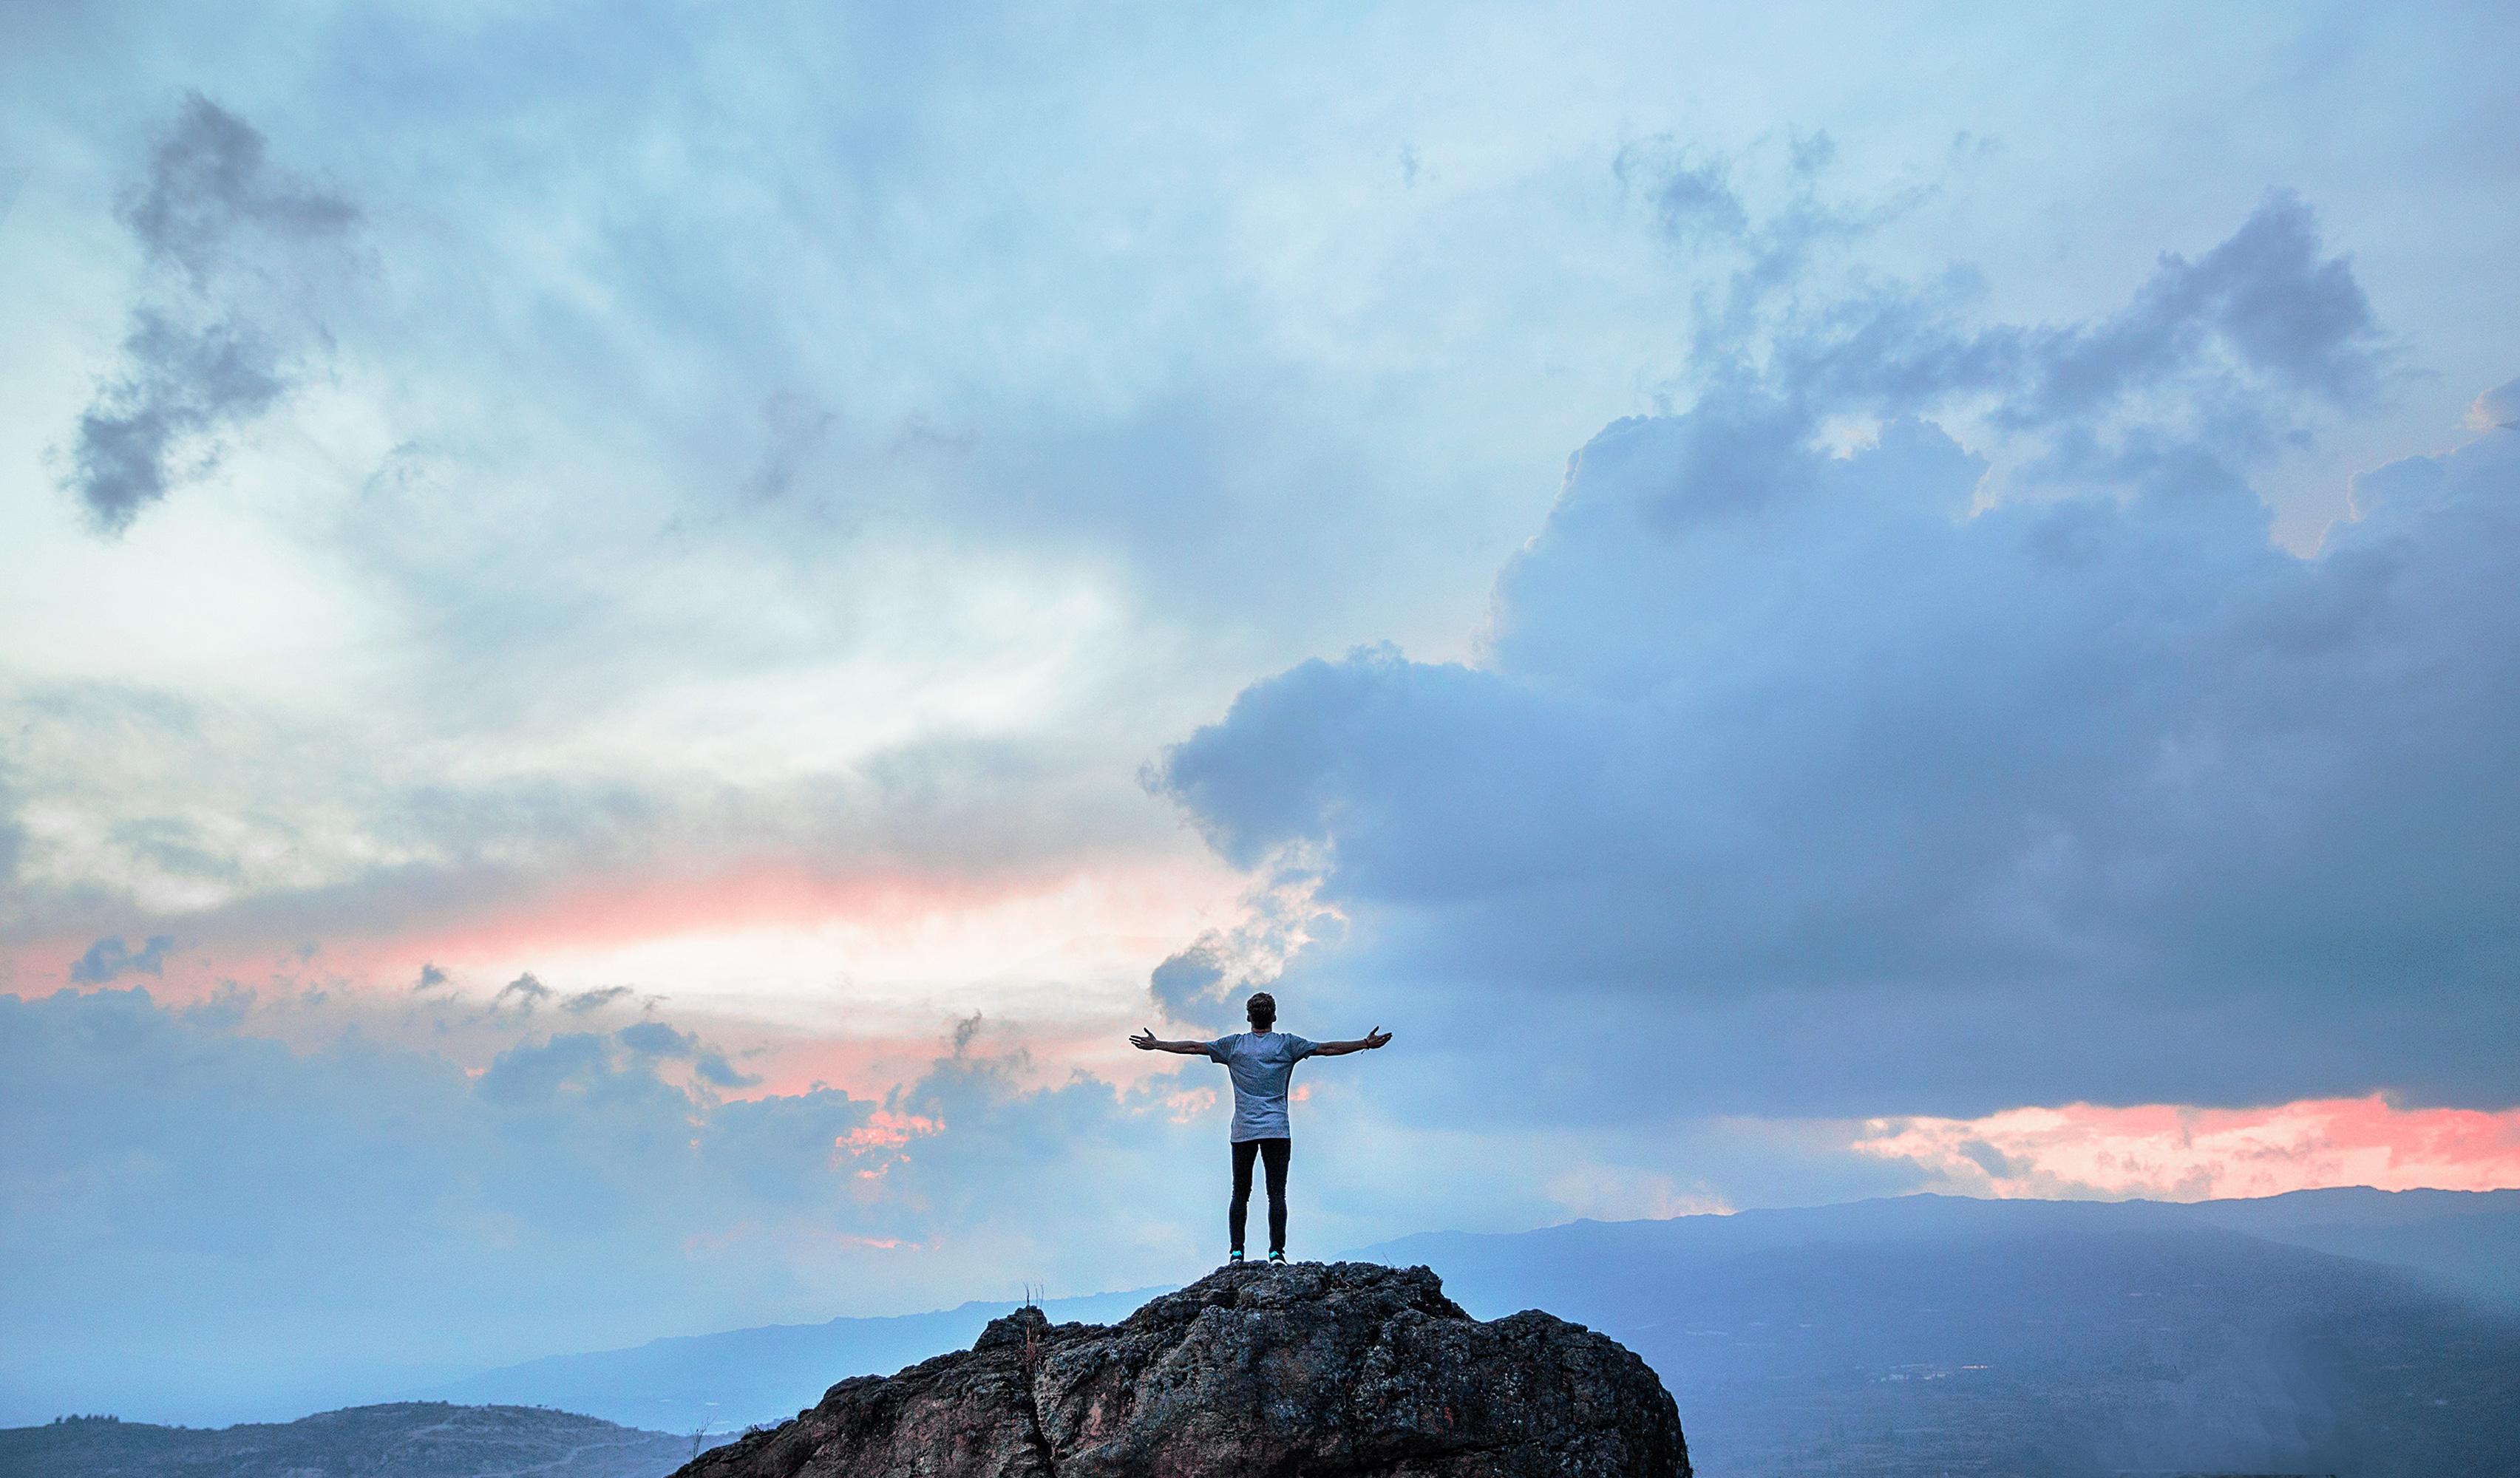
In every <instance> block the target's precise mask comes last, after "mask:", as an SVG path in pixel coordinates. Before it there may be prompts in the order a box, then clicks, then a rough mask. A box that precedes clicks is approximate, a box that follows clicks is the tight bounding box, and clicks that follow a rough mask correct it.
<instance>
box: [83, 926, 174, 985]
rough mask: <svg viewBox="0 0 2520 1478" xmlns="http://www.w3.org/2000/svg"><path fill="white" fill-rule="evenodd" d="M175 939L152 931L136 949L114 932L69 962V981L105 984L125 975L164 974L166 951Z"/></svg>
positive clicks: (171, 946)
mask: <svg viewBox="0 0 2520 1478" xmlns="http://www.w3.org/2000/svg"><path fill="white" fill-rule="evenodd" d="M174 947H175V941H174V940H173V939H171V938H169V937H168V936H166V935H164V934H152V935H150V936H149V942H148V943H147V944H145V945H142V946H141V947H140V948H139V949H137V950H135V949H133V948H131V947H130V946H129V945H127V944H124V943H123V942H122V936H121V935H119V934H115V935H112V937H110V938H105V939H100V940H98V941H97V942H96V943H94V944H92V945H89V946H88V947H87V953H86V954H84V955H81V956H79V957H78V959H76V960H74V961H72V962H70V981H71V983H72V984H75V985H106V984H109V983H111V982H112V981H115V980H119V979H121V978H122V977H123V976H125V975H163V974H165V973H166V952H167V951H168V950H171V949H173V948H174Z"/></svg>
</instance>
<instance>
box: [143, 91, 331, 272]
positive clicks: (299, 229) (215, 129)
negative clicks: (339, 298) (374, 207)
mask: <svg viewBox="0 0 2520 1478" xmlns="http://www.w3.org/2000/svg"><path fill="white" fill-rule="evenodd" d="M268 151H269V145H268V142H267V141H266V140H265V139H264V138H263V136H262V134H261V133H260V132H259V131H258V130H256V129H255V128H254V127H253V126H252V125H251V124H249V123H248V122H246V120H245V119H243V118H241V117H238V116H237V115H236V114H235V113H232V112H228V111H227V110H226V109H224V108H221V107H220V106H219V105H217V104H216V103H213V102H211V101H210V100H209V99H207V98H205V97H203V96H202V95H201V94H200V93H198V92H197V93H193V94H191V95H190V96H188V97H187V98H185V100H184V107H183V111H182V112H181V113H180V114H178V115H177V117H176V119H175V122H174V125H173V126H172V127H171V128H169V129H168V130H167V131H166V133H165V135H164V136H163V137H162V138H160V139H159V140H158V149H157V152H156V153H155V154H154V155H153V156H152V157H151V158H150V163H149V177H148V180H147V182H146V183H145V184H144V185H143V186H142V187H141V189H140V191H139V192H138V194H137V195H135V196H134V197H133V198H132V199H131V200H130V201H129V202H126V203H125V204H124V206H123V210H122V219H123V223H124V224H125V225H127V226H128V227H130V228H131V234H132V236H133V237H134V238H136V239H137V240H138V241H139V243H140V246H141V247H142V249H143V250H145V251H146V252H147V253H148V254H149V257H150V258H151V260H153V261H157V262H161V263H164V264H166V265H169V266H172V267H175V268H177V269H179V270H180V271H182V273H183V274H184V275H185V276H186V277H187V278H189V279H190V280H191V281H192V282H193V284H194V285H195V286H196V287H207V286H208V285H209V284H210V283H211V282H213V281H214V280H215V279H216V278H218V277H219V276H221V275H223V274H224V273H226V272H227V271H229V270H231V269H232V268H233V266H234V264H235V259H236V256H237V254H238V252H239V251H240V250H241V249H245V248H246V247H247V245H248V242H249V241H250V240H251V239H253V238H256V237H261V238H270V239H277V240H281V241H303V240H321V239H325V238H331V237H337V236H338V235H340V233H342V232H344V231H346V230H348V229H349V228H350V227H351V226H353V225H355V224H357V222H358V219H359V212H358V209H357V208H356V207H355V206H353V205H351V204H350V202H347V201H345V200H342V199H340V198H339V197H337V196H334V195H328V194H326V193H324V192H322V191H320V190H317V189H315V188H313V187H312V186H309V185H306V184H304V183H302V182H299V181H295V180H293V179H290V178H289V177H288V176H286V175H284V174H282V173H281V172H280V171H278V170H276V169H273V168H272V167H271V165H270V163H269V162H268V160H267V158H266V155H267V154H268Z"/></svg>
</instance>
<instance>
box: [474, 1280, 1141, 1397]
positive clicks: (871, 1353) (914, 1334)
mask: <svg viewBox="0 0 2520 1478" xmlns="http://www.w3.org/2000/svg"><path fill="white" fill-rule="evenodd" d="M1164 1291H1168V1290H1165V1289H1141V1290H1139V1291H1137V1292H1132V1293H1098V1294H1093V1295H1091V1296H1089V1297H1085V1298H1062V1299H1052V1300H1050V1301H1049V1302H1047V1303H1045V1304H1043V1305H1042V1307H1043V1309H1044V1310H1046V1311H1047V1312H1048V1313H1049V1314H1050V1317H1051V1318H1052V1319H1054V1320H1057V1321H1068V1320H1079V1321H1085V1322H1088V1323H1107V1322H1109V1321H1113V1320H1118V1319H1124V1318H1126V1317H1127V1316H1128V1315H1129V1313H1130V1311H1131V1310H1134V1309H1136V1308H1137V1307H1138V1306H1139V1305H1140V1304H1142V1303H1145V1302H1146V1301H1147V1300H1148V1298H1149V1297H1151V1296H1152V1295H1153V1294H1155V1293H1158V1292H1164ZM1015 1307H1016V1306H1015V1305H1013V1304H1011V1303H1008V1304H980V1303H972V1304H965V1305H963V1306H962V1307H960V1308H956V1309H947V1310H942V1311H940V1312H937V1313H934V1314H908V1315H902V1316H900V1317H897V1318H891V1319H834V1320H831V1321H828V1322H824V1323H819V1324H769V1325H766V1326H764V1327H761V1328H757V1329H737V1330H733V1331H731V1332H728V1333H724V1334H693V1335H684V1336H679V1337H676V1338H670V1339H656V1340H651V1341H649V1342H648V1343H646V1344H644V1345H639V1346H636V1347H634V1348H631V1349H627V1350H604V1351H598V1352H596V1353H593V1354H587V1355H555V1356H550V1357H548V1358H545V1359H542V1360H533V1361H527V1362H525V1363H524V1364H523V1365H517V1366H504V1367H502V1368H500V1369H496V1370H491V1371H488V1372H486V1373H484V1374H480V1375H474V1376H470V1377H468V1378H466V1379H463V1380H458V1381H452V1382H449V1383H448V1384H446V1385H443V1386H437V1387H434V1388H432V1389H430V1390H429V1391H428V1392H427V1395H429V1396H431V1397H434V1398H437V1399H440V1400H445V1401H459V1402H522V1403H527V1404H531V1405H540V1406H554V1407H560V1408H562V1409H563V1410H566V1411H593V1412H595V1413H597V1414H599V1415H602V1416H605V1417H607V1418H609V1419H611V1420H614V1421H621V1422H628V1423H631V1424H633V1425H639V1426H647V1427H661V1428H664V1429H665V1430H667V1431H675V1432H690V1431H694V1430H697V1428H699V1427H700V1426H702V1425H704V1424H705V1425H707V1426H708V1427H709V1430H711V1431H713V1432H728V1431H742V1429H743V1428H745V1427H747V1426H751V1425H754V1424H756V1423H762V1422H776V1421H785V1420H787V1418H788V1417H790V1416H793V1415H795V1414H796V1413H797V1412H798V1411H802V1410H803V1409H805V1408H806V1407H810V1406H812V1405H813V1404H814V1403H815V1402H816V1401H818V1400H820V1399H821V1398H822V1395H823V1390H824V1388H825V1387H827V1386H829V1385H831V1384H832V1382H833V1381H835V1380H839V1379H841V1378H842V1377H844V1376H849V1375H889V1374H891V1373H892V1372H893V1371H895V1370H898V1369H900V1368H901V1367H902V1366H908V1365H915V1364H917V1363H918V1362H920V1361H922V1360H925V1359H927V1358H928V1357H929V1356H931V1355H938V1354H942V1353H943V1352H945V1351H947V1350H960V1349H965V1348H967V1347H968V1346H969V1345H970V1343H971V1341H972V1340H974V1339H977V1338H978V1337H979V1334H980V1330H981V1329H983V1328H985V1327H987V1325H988V1322H989V1321H990V1320H993V1319H996V1318H997V1317H998V1316H1000V1315H1002V1314H1009V1313H1012V1312H1013V1310H1014V1309H1015Z"/></svg>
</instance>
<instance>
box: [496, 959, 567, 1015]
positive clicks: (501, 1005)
mask: <svg viewBox="0 0 2520 1478" xmlns="http://www.w3.org/2000/svg"><path fill="white" fill-rule="evenodd" d="M551 998H552V988H551V987H550V986H548V985H545V984H543V983H542V981H541V980H540V979H538V978H537V977H536V976H535V974H534V972H533V971H531V970H527V971H525V972H524V973H523V974H521V975H518V976H517V978H516V979H514V980H511V981H509V982H508V983H507V984H505V985H503V986H501V987H499V991H498V994H497V995H494V996H492V997H491V998H490V1010H491V1012H492V1013H493V1014H496V1013H497V1012H499V1011H502V1010H507V1009H511V1008H513V1009H514V1010H515V1011H516V1013H517V1015H519V1016H530V1015H532V1014H533V1013H534V1008H535V1007H538V1006H540V1005H542V1004H543V1003H544V1002H546V1001H549V1000H550V999H551Z"/></svg>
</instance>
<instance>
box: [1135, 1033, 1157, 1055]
mask: <svg viewBox="0 0 2520 1478" xmlns="http://www.w3.org/2000/svg"><path fill="white" fill-rule="evenodd" d="M1129 1045H1130V1046H1131V1047H1134V1048H1136V1049H1137V1050H1138V1051H1140V1052H1142V1053H1150V1052H1153V1051H1154V1050H1155V1034H1154V1033H1153V1032H1151V1031H1148V1030H1146V1029H1145V1028H1140V1029H1139V1032H1138V1034H1137V1035H1136V1036H1134V1037H1131V1038H1130V1039H1129Z"/></svg>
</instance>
